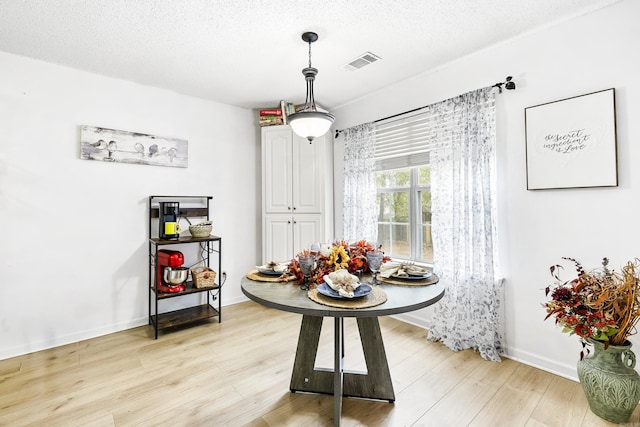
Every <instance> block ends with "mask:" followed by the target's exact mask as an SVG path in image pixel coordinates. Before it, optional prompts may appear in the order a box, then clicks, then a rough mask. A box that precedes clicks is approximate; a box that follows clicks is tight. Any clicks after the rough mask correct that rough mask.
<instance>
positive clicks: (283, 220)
mask: <svg viewBox="0 0 640 427" xmlns="http://www.w3.org/2000/svg"><path fill="white" fill-rule="evenodd" d="M263 236H264V241H263V242H262V245H263V251H262V255H263V258H264V259H263V260H262V261H263V262H264V263H267V262H271V261H277V262H282V261H288V260H290V259H292V258H293V256H294V255H295V252H294V250H293V218H292V217H291V215H265V216H264V234H263Z"/></svg>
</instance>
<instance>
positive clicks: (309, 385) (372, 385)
mask: <svg viewBox="0 0 640 427" xmlns="http://www.w3.org/2000/svg"><path fill="white" fill-rule="evenodd" d="M322 319H323V318H322V317H317V316H307V315H303V316H302V325H301V326H300V336H299V337H298V348H297V350H296V358H295V361H294V364H293V373H292V374H291V385H290V386H289V388H290V389H291V391H292V392H296V391H303V392H311V393H323V394H332V395H333V402H334V403H333V420H334V426H339V425H340V415H341V413H342V397H360V398H366V399H377V400H386V401H389V402H393V401H395V399H396V397H395V394H394V393H393V384H392V383H391V374H390V373H389V364H388V362H387V355H386V353H385V351H384V343H383V341H382V334H381V333H380V324H379V322H378V318H377V317H358V318H357V319H356V320H357V322H358V331H359V333H360V341H361V342H362V351H363V353H364V359H365V363H366V365H367V372H353V371H345V370H344V327H343V326H344V325H343V318H342V317H336V318H335V327H334V369H333V370H330V369H322V368H316V367H315V360H316V354H317V353H318V343H319V341H320V330H321V329H322Z"/></svg>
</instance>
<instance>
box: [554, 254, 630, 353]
mask: <svg viewBox="0 0 640 427" xmlns="http://www.w3.org/2000/svg"><path fill="white" fill-rule="evenodd" d="M563 259H565V260H568V261H571V262H572V263H573V264H574V265H575V268H576V271H577V273H578V274H577V277H575V278H573V279H571V280H568V281H562V280H561V279H560V274H559V273H560V269H562V266H561V265H554V266H551V268H550V270H551V275H552V276H553V278H554V279H555V284H554V285H553V286H548V287H547V288H546V289H545V295H546V296H547V297H548V296H549V295H551V299H550V300H549V301H548V302H546V303H545V304H543V306H544V307H545V308H546V311H547V317H546V318H545V319H548V318H549V317H554V318H555V320H556V324H558V325H560V326H562V328H563V329H562V332H565V333H569V334H576V335H578V336H580V337H581V338H582V339H583V345H584V339H587V338H591V339H594V340H597V341H601V342H603V343H604V344H605V348H606V347H607V346H608V345H610V344H611V345H624V344H625V343H626V341H627V339H628V338H629V336H631V335H633V334H635V333H636V328H635V326H636V323H637V322H638V319H639V318H640V278H639V277H638V274H639V273H640V269H639V267H640V261H639V260H638V259H636V260H635V262H628V263H627V264H626V265H625V266H624V267H622V272H621V273H617V272H615V271H613V270H610V269H609V268H608V265H609V260H608V259H607V258H603V260H602V267H601V268H599V269H596V270H593V271H590V272H586V271H585V270H584V268H583V267H582V265H581V264H580V263H579V262H578V261H576V260H575V259H573V258H563ZM582 356H583V353H581V358H582Z"/></svg>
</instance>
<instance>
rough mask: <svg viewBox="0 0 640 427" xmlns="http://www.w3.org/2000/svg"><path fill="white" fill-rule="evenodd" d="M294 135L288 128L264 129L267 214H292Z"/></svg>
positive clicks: (264, 189) (264, 185)
mask: <svg viewBox="0 0 640 427" xmlns="http://www.w3.org/2000/svg"><path fill="white" fill-rule="evenodd" d="M291 156H292V133H291V130H290V129H289V127H288V126H286V127H280V126H279V127H277V128H271V129H263V134H262V168H263V174H262V176H263V186H262V197H263V198H264V209H265V213H291V212H293V200H292V196H291V190H292V187H291V181H292V165H293V160H292V158H291Z"/></svg>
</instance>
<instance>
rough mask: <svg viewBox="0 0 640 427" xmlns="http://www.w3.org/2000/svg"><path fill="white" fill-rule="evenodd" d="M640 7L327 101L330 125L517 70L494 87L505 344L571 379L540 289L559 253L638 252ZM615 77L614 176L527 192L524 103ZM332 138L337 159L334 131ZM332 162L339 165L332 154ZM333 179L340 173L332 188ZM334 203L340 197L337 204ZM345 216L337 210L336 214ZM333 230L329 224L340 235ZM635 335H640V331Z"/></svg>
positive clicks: (568, 340)
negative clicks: (504, 86)
mask: <svg viewBox="0 0 640 427" xmlns="http://www.w3.org/2000/svg"><path fill="white" fill-rule="evenodd" d="M638 16H640V2H637V1H635V0H625V1H622V2H620V3H617V4H615V5H613V6H610V7H607V8H605V9H601V10H599V11H596V12H593V13H590V14H588V15H584V16H581V17H576V18H574V19H571V20H568V21H565V22H560V23H557V24H556V25H553V26H549V27H547V28H544V29H540V30H539V31H536V32H531V33H529V34H527V35H525V36H522V37H519V38H517V39H514V40H511V41H508V42H504V43H502V44H500V45H498V46H495V47H493V48H490V49H486V50H484V51H481V52H477V53H475V54H473V55H471V56H468V57H465V58H463V59H461V60H458V61H456V62H454V63H451V64H448V65H447V66H444V67H441V68H439V69H437V70H433V71H431V72H427V73H424V74H421V75H419V76H417V77H415V78H412V79H410V80H407V81H404V82H402V83H401V84H397V85H395V86H393V87H389V88H386V89H385V90H383V91H380V92H378V93H374V94H372V95H371V96H368V97H365V98H363V99H360V100H357V101H355V102H353V103H350V104H349V105H346V106H343V107H341V108H338V109H334V110H333V111H332V112H333V113H334V114H335V116H336V117H337V121H336V127H337V128H345V127H349V126H353V125H356V124H359V123H363V122H367V121H371V120H375V119H378V118H382V117H385V116H388V115H391V114H395V113H399V112H402V111H406V110H409V109H412V108H415V107H420V106H423V105H428V104H431V103H434V102H438V101H441V100H443V99H447V98H450V97H453V96H456V95H458V94H461V93H464V92H467V91H469V90H473V89H476V88H479V87H484V86H488V85H491V84H493V83H495V82H499V81H503V79H504V77H505V76H507V75H513V76H514V80H515V82H516V84H517V90H516V91H505V92H503V94H502V95H498V96H497V112H498V113H497V114H498V119H497V127H498V142H497V143H498V150H497V152H498V182H499V184H498V185H499V188H498V192H499V194H498V196H499V218H498V233H499V250H500V258H499V260H500V267H501V271H502V272H503V274H504V276H505V277H506V282H505V297H506V304H505V316H506V322H505V333H506V335H505V342H506V346H507V348H506V354H507V355H508V356H509V357H513V358H516V359H519V360H522V361H523V362H525V363H529V364H531V365H534V366H539V367H542V368H543V369H546V370H549V371H552V372H556V373H558V374H560V375H563V376H566V377H570V378H576V371H575V363H576V361H577V360H578V353H579V348H580V344H579V342H578V339H577V338H575V337H570V336H568V335H566V334H562V333H561V332H560V329H559V328H557V327H556V326H555V325H554V324H553V321H552V320H548V321H546V322H545V321H543V319H544V317H545V312H544V309H543V308H542V307H541V304H542V303H543V302H544V301H545V297H544V288H545V287H546V286H547V285H549V284H551V283H552V280H551V277H550V275H549V266H551V265H553V264H556V263H558V262H560V261H561V257H562V256H569V257H574V258H577V259H579V260H581V261H582V262H583V264H584V265H585V266H588V267H598V266H599V265H600V261H601V258H602V257H605V256H606V257H609V258H610V259H611V263H612V265H614V266H620V265H622V264H624V263H626V261H628V260H633V259H634V258H635V257H638V256H640V245H639V240H640V239H639V238H640V225H639V224H638V220H637V218H638V213H637V212H638V209H640V174H639V173H638V168H637V165H638V164H640V145H639V144H638V141H639V140H640V120H638V117H640V80H639V78H638V76H639V74H638V73H639V72H640V50H639V49H638V48H637V43H638V40H640V26H638V25H637V18H638ZM425 49H428V46H425ZM359 72H366V68H365V69H363V70H361V71H359ZM612 87H614V88H615V89H616V114H617V133H618V138H617V141H618V171H619V186H618V187H617V188H593V189H565V190H543V191H527V190H526V170H525V137H524V135H525V128H524V109H525V108H526V107H529V106H533V105H538V104H541V103H545V102H549V101H555V100H559V99H563V98H567V97H571V96H576V95H582V94H585V93H590V92H593V91H598V90H602V89H608V88H612ZM335 144H336V151H335V152H336V155H337V156H338V157H339V156H340V153H341V152H342V151H341V149H340V147H339V146H340V139H339V138H338V139H337V140H336V143H335ZM336 170H337V171H339V170H341V160H340V158H337V159H336ZM340 186H341V180H340V179H336V189H337V190H338V191H337V192H336V194H338V195H341V192H340V191H339V190H340ZM340 204H341V200H340V199H338V201H337V203H336V206H340ZM341 217H342V216H341V212H340V211H339V209H336V218H337V219H340V218H341ZM341 229H342V228H341V225H337V227H336V230H337V232H338V233H339V232H340V230H341ZM566 271H567V273H572V272H573V271H572V270H571V269H568V270H566ZM428 313H429V312H424V313H423V315H424V316H427V315H429V314H428ZM414 320H416V321H417V322H418V323H419V322H420V320H422V321H423V320H424V319H414ZM632 341H633V342H635V343H640V339H639V338H637V337H634V339H632ZM637 345H640V344H637Z"/></svg>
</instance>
